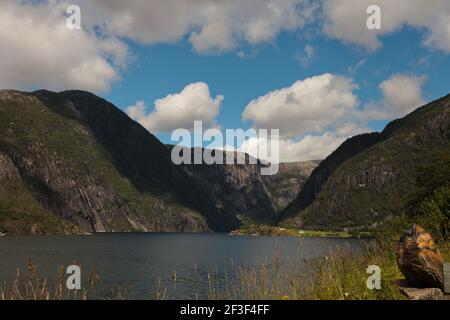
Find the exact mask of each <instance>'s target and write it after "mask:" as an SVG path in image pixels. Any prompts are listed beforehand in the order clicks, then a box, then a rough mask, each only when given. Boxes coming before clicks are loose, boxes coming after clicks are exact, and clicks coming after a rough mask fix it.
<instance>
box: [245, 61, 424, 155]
mask: <svg viewBox="0 0 450 320" xmlns="http://www.w3.org/2000/svg"><path fill="white" fill-rule="evenodd" d="M359 64H362V63H359ZM425 80H426V78H425V77H424V76H414V75H405V74H394V75H392V76H391V77H390V78H388V79H386V80H385V81H383V82H381V83H380V85H379V89H380V91H381V94H382V99H380V101H377V102H374V103H371V104H367V105H364V106H362V108H358V98H357V96H356V95H355V94H354V90H355V89H356V88H357V86H356V84H354V82H353V79H351V78H347V77H342V76H337V75H332V74H323V75H319V76H315V77H311V78H307V79H305V80H299V81H297V82H295V83H294V84H293V85H292V86H290V87H287V88H282V89H279V90H274V91H272V92H269V93H268V94H266V95H264V96H261V97H259V98H257V99H255V100H253V101H251V102H250V103H249V104H248V105H247V107H246V108H245V110H244V112H243V118H244V119H246V120H251V121H252V122H253V123H252V124H253V127H254V128H255V129H272V128H274V129H277V128H279V129H280V134H281V139H280V141H279V146H280V159H281V161H286V162H290V161H303V160H313V159H323V158H325V157H326V156H328V155H329V154H330V153H331V152H332V151H333V150H335V149H336V148H337V147H338V146H339V145H340V144H341V143H342V142H343V141H345V140H346V139H348V138H350V137H352V136H354V135H357V134H361V133H364V132H369V131H370V130H369V129H367V125H368V123H369V122H370V121H372V120H392V119H394V118H398V117H402V116H404V115H406V114H407V113H409V112H411V111H413V110H414V109H416V108H417V107H419V106H420V105H422V104H424V99H423V96H422V86H423V84H424V82H425ZM265 143H266V141H265V140H264V139H261V138H257V137H253V138H250V139H248V140H247V141H246V142H245V143H244V144H243V145H242V146H241V148H240V150H241V151H244V152H248V153H250V154H251V155H253V156H256V155H257V150H258V149H257V147H259V146H260V145H263V146H264V145H265ZM265 160H267V159H265Z"/></svg>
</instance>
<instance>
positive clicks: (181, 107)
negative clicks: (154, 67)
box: [126, 82, 223, 132]
mask: <svg viewBox="0 0 450 320" xmlns="http://www.w3.org/2000/svg"><path fill="white" fill-rule="evenodd" d="M222 100H223V96H221V95H218V96H216V97H215V98H213V97H211V94H210V91H209V87H208V85H207V84H206V83H203V82H197V83H192V84H189V85H187V86H186V87H185V88H184V89H183V90H182V91H181V92H179V93H174V94H169V95H168V96H166V97H165V98H162V99H158V100H156V101H155V105H154V110H153V111H151V112H150V113H148V114H146V112H145V111H146V106H145V103H144V102H143V101H138V102H137V103H136V104H135V105H134V106H130V107H128V108H127V109H126V112H127V114H128V115H129V116H130V117H131V118H132V119H134V120H136V121H137V122H139V123H140V124H141V125H142V126H143V127H145V128H146V129H147V130H149V131H151V132H171V131H173V130H175V129H179V128H183V129H190V130H192V129H193V127H194V121H203V128H205V129H206V128H211V127H216V126H217V124H216V117H217V116H218V114H219V108H220V104H221V103H222Z"/></svg>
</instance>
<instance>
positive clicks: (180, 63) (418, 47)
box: [104, 27, 450, 143]
mask: <svg viewBox="0 0 450 320" xmlns="http://www.w3.org/2000/svg"><path fill="white" fill-rule="evenodd" d="M422 38H423V33H422V32H420V31H418V30H416V29H413V28H409V27H404V28H402V29H401V30H400V31H398V32H396V33H395V34H392V35H389V36H384V37H383V38H382V40H383V47H382V48H381V49H379V50H377V51H375V52H370V51H368V50H365V49H364V48H360V47H357V46H354V45H347V44H345V43H343V42H341V41H339V40H333V39H328V38H326V37H324V36H320V35H319V36H316V37H314V38H313V39H302V37H301V36H299V35H298V34H296V33H292V32H289V33H284V34H281V35H280V36H279V37H278V39H277V41H276V42H274V43H271V44H268V45H263V46H260V47H257V48H252V49H249V50H252V52H251V56H250V57H244V58H242V57H239V55H238V54H236V52H231V53H225V54H215V55H201V54H198V53H195V52H194V51H193V50H192V48H191V47H190V46H189V45H188V44H187V43H186V42H185V41H183V42H181V43H177V44H163V45H155V46H152V47H146V46H138V45H134V44H130V46H131V48H132V50H133V52H134V54H135V57H134V58H135V59H136V61H135V63H134V64H133V66H132V67H131V68H130V70H127V71H126V72H124V74H123V75H122V80H121V81H120V83H118V84H117V85H115V86H114V87H113V88H112V90H111V91H110V92H108V93H107V94H105V95H104V97H105V98H106V99H108V100H110V101H112V102H113V103H114V104H116V105H117V106H120V107H121V108H123V109H124V110H125V107H128V106H131V105H133V104H134V103H135V102H136V101H137V100H143V101H145V102H146V103H147V105H148V111H149V112H150V111H151V110H152V108H153V102H154V101H155V100H156V99H158V98H163V97H165V96H167V95H168V94H171V93H175V92H180V91H181V90H182V89H183V88H184V87H185V86H186V85H188V84H190V83H194V82H199V81H202V82H205V83H207V84H208V85H209V87H210V90H211V94H212V96H216V95H217V94H221V95H224V100H223V102H222V104H221V107H220V114H219V116H218V122H219V123H220V125H221V126H222V127H223V129H225V128H249V127H251V122H249V121H243V120H242V116H241V115H242V112H243V110H244V108H245V106H246V105H247V104H248V103H249V102H250V101H251V100H253V99H255V98H256V97H259V96H262V95H264V94H266V93H267V92H269V91H272V90H274V89H278V88H283V87H288V86H290V85H291V84H292V83H294V82H295V81H297V80H302V79H305V78H308V77H311V76H315V75H320V74H324V73H332V74H339V75H344V76H348V77H352V78H353V79H354V80H355V82H356V83H357V84H358V86H359V88H358V89H357V90H356V94H357V96H358V97H359V99H360V104H359V107H360V108H362V107H363V106H364V105H365V104H366V103H369V102H371V101H378V100H380V99H381V92H380V90H379V88H378V86H379V84H380V83H381V82H382V81H384V80H385V79H387V78H389V77H390V76H391V75H393V74H398V73H401V74H408V75H421V76H425V77H426V81H425V83H424V85H423V97H424V100H425V101H427V102H428V101H432V100H434V99H437V98H439V97H441V96H443V95H446V94H448V93H449V92H450V87H449V78H448V74H449V71H450V59H448V56H447V54H445V53H442V52H439V51H434V50H429V49H428V48H425V47H424V46H423V45H422V40H421V39H422ZM307 45H308V46H312V47H313V48H314V55H313V57H312V58H311V59H310V61H309V62H308V63H307V64H306V65H304V64H302V63H301V62H300V61H298V60H297V59H296V56H297V54H299V53H300V54H301V52H302V50H303V49H304V48H305V46H307ZM424 59H426V61H425V62H424V61H423V60H424ZM358 64H360V65H359V66H358ZM399 94H401V93H400V92H399ZM390 120H391V119H384V120H380V121H371V122H370V123H369V129H371V130H374V131H379V130H382V129H383V128H384V126H385V125H386V123H388V122H389V121H390ZM157 136H158V137H159V138H160V139H162V140H163V141H164V142H167V143H169V142H170V137H169V135H168V134H162V133H159V134H158V133H157Z"/></svg>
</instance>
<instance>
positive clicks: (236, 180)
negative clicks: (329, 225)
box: [169, 146, 319, 225]
mask: <svg viewBox="0 0 450 320" xmlns="http://www.w3.org/2000/svg"><path fill="white" fill-rule="evenodd" d="M172 147H173V146H169V148H170V149H172ZM203 151H204V149H202V150H201V152H203ZM183 152H189V154H190V155H191V160H192V161H191V162H193V153H194V152H195V151H194V149H189V148H184V149H183ZM214 152H217V150H215V151H213V153H214ZM221 152H223V154H224V157H225V154H231V155H232V157H233V158H234V164H213V165H206V164H188V165H182V168H183V169H184V170H185V171H186V173H187V174H188V175H189V176H190V177H191V178H192V179H194V180H195V181H196V182H197V184H198V185H201V186H202V188H204V189H205V190H208V193H209V196H210V197H212V201H213V202H214V203H215V205H216V207H217V209H218V210H224V211H226V212H228V213H230V214H232V215H234V216H235V217H237V218H238V219H239V220H240V222H241V223H243V224H247V225H248V224H275V223H276V222H277V221H278V218H279V212H280V211H281V210H282V209H284V208H285V207H286V206H287V205H288V204H289V203H290V202H291V201H292V200H294V199H295V197H296V196H297V194H298V192H299V191H300V188H301V186H302V185H303V183H304V182H305V181H306V179H307V178H308V176H309V175H310V173H311V171H312V170H313V169H314V168H315V167H316V166H317V164H318V163H319V161H307V162H298V163H281V164H280V165H279V171H278V173H277V174H275V175H261V169H262V168H263V167H264V166H265V165H266V164H264V163H262V162H261V161H258V160H257V159H255V158H253V160H254V162H255V163H256V164H250V157H251V156H249V155H248V154H242V153H239V152H229V151H226V152H225V151H221ZM238 154H239V155H240V156H242V157H243V158H245V163H246V164H238V163H237V157H238Z"/></svg>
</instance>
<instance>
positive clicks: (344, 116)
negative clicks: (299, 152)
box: [242, 74, 358, 137]
mask: <svg viewBox="0 0 450 320" xmlns="http://www.w3.org/2000/svg"><path fill="white" fill-rule="evenodd" d="M356 88H357V86H356V84H355V83H354V82H353V80H352V79H350V78H346V77H342V76H337V75H333V74H323V75H320V76H315V77H311V78H307V79H305V80H299V81H297V82H295V83H294V84H293V85H291V86H290V87H287V88H282V89H279V90H275V91H272V92H269V93H267V94H266V95H264V96H261V97H259V98H257V99H255V100H253V101H251V102H250V103H249V104H248V105H247V106H246V108H245V110H244V112H243V115H242V116H243V119H244V120H251V121H252V122H253V126H254V127H255V128H264V129H272V128H273V129H280V134H281V136H282V137H294V136H298V135H303V134H306V133H321V132H324V131H326V130H327V129H328V128H329V127H330V126H336V124H338V123H339V122H342V121H348V115H349V114H351V113H352V112H354V111H355V109H356V107H357V105H358V98H357V97H356V95H355V94H354V92H353V91H354V90H355V89H356Z"/></svg>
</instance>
